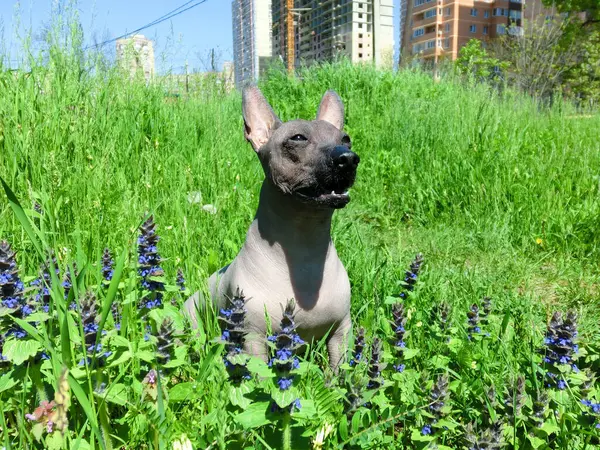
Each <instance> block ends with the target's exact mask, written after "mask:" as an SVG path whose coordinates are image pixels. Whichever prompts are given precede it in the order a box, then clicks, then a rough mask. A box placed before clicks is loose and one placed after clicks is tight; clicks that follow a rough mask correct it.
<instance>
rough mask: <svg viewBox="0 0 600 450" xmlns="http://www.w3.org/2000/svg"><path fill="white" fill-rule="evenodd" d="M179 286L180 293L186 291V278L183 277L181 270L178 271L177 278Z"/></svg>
mask: <svg viewBox="0 0 600 450" xmlns="http://www.w3.org/2000/svg"><path fill="white" fill-rule="evenodd" d="M175 282H176V283H177V286H179V290H180V291H182V292H183V291H185V278H184V277H183V271H182V270H181V269H177V278H176V279H175Z"/></svg>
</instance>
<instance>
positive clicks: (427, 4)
mask: <svg viewBox="0 0 600 450" xmlns="http://www.w3.org/2000/svg"><path fill="white" fill-rule="evenodd" d="M408 1H410V2H413V4H414V0H408ZM438 2H440V0H429V1H426V2H425V3H422V4H420V5H418V6H414V7H413V10H412V11H413V14H418V13H419V12H423V11H425V10H426V9H429V8H431V7H432V6H436V5H438ZM439 4H441V2H440V3H439Z"/></svg>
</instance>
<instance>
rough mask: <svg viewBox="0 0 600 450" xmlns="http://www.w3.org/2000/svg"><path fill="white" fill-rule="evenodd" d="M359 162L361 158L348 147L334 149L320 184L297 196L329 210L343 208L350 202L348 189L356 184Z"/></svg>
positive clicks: (297, 193)
mask: <svg viewBox="0 0 600 450" xmlns="http://www.w3.org/2000/svg"><path fill="white" fill-rule="evenodd" d="M359 162H360V158H359V156H358V155H357V154H356V153H354V152H353V151H351V150H350V149H349V148H348V147H346V146H343V145H338V146H336V147H334V148H332V149H331V151H330V153H329V155H328V157H327V162H326V163H325V164H324V165H323V169H322V170H321V171H320V174H319V175H318V176H317V179H318V184H317V185H313V186H311V187H308V188H304V189H302V190H300V191H296V195H297V196H298V197H300V198H302V199H304V200H306V201H309V202H312V203H317V204H320V205H323V206H326V207H329V208H335V209H339V208H343V207H344V206H346V205H347V204H348V202H350V196H349V195H348V189H350V187H351V186H352V185H353V184H354V179H355V178H356V169H357V167H358V164H359Z"/></svg>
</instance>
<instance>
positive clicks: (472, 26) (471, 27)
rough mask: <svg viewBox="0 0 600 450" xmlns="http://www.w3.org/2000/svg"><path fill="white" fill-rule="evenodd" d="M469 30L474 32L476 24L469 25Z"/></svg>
mask: <svg viewBox="0 0 600 450" xmlns="http://www.w3.org/2000/svg"><path fill="white" fill-rule="evenodd" d="M469 31H470V32H471V33H475V32H476V31H477V25H471V26H469Z"/></svg>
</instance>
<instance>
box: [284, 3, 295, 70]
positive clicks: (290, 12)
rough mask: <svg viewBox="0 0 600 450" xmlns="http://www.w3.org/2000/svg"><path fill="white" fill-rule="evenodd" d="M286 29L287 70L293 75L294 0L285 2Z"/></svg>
mask: <svg viewBox="0 0 600 450" xmlns="http://www.w3.org/2000/svg"><path fill="white" fill-rule="evenodd" d="M286 2H287V3H286V7H287V8H286V9H287V17H286V28H287V53H286V54H287V70H288V73H290V74H291V73H294V63H295V60H296V46H295V42H294V41H295V36H294V0H286Z"/></svg>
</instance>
